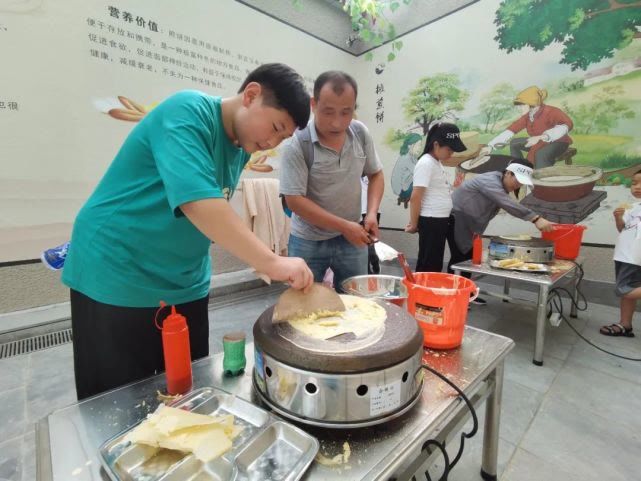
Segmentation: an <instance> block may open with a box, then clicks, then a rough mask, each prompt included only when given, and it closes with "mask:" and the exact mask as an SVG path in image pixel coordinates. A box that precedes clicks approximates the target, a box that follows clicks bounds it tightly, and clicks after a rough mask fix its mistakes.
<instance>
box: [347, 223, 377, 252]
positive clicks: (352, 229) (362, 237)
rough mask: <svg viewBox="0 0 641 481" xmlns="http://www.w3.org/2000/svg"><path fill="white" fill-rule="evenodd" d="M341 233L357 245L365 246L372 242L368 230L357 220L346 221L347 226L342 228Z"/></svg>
mask: <svg viewBox="0 0 641 481" xmlns="http://www.w3.org/2000/svg"><path fill="white" fill-rule="evenodd" d="M341 234H343V236H344V237H345V239H347V240H348V241H349V243H350V244H352V245H355V246H356V247H364V246H366V245H367V244H369V243H370V238H369V236H368V235H367V231H366V230H365V229H364V228H363V226H361V225H360V224H358V223H356V222H346V223H345V227H343V229H342V230H341Z"/></svg>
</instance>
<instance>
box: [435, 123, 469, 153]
mask: <svg viewBox="0 0 641 481" xmlns="http://www.w3.org/2000/svg"><path fill="white" fill-rule="evenodd" d="M432 128H433V129H434V132H430V133H429V134H428V135H429V137H430V140H436V141H437V142H438V144H439V145H447V146H448V147H449V148H451V149H452V150H453V151H454V152H463V151H465V150H467V147H465V144H464V143H463V142H462V141H461V131H460V130H459V128H458V127H457V126H456V125H454V124H449V123H445V122H439V123H438V124H436V125H435V126H434V127H432Z"/></svg>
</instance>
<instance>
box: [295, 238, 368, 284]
mask: <svg viewBox="0 0 641 481" xmlns="http://www.w3.org/2000/svg"><path fill="white" fill-rule="evenodd" d="M288 249H289V256H290V257H302V258H303V259H305V262H307V265H308V266H309V268H310V269H311V270H312V272H313V273H314V281H315V282H323V277H324V276H325V271H326V270H327V268H328V267H331V269H332V271H334V288H335V289H336V290H337V291H338V292H343V290H342V289H341V283H342V282H343V281H344V280H345V279H347V278H349V277H352V276H360V275H365V274H367V247H356V246H354V245H352V244H350V243H349V241H347V239H345V237H343V236H342V235H339V236H338V237H333V238H332V239H327V240H324V241H311V240H305V239H301V238H300V237H296V236H294V235H290V236H289V245H288Z"/></svg>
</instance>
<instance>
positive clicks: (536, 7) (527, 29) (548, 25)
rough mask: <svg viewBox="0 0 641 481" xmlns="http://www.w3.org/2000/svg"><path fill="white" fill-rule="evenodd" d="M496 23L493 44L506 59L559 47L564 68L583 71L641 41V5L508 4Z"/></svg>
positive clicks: (571, 0)
mask: <svg viewBox="0 0 641 481" xmlns="http://www.w3.org/2000/svg"><path fill="white" fill-rule="evenodd" d="M494 23H495V24H496V25H497V27H498V34H497V36H496V37H495V40H497V41H498V43H499V47H500V48H501V49H503V50H506V51H507V52H508V53H510V52H512V51H514V50H520V49H522V48H524V47H531V48H533V49H534V50H543V49H544V48H545V47H547V46H548V45H551V44H553V43H557V42H558V43H562V44H563V46H564V48H563V51H562V58H561V63H564V64H568V65H570V66H571V67H572V70H577V69H583V70H585V69H586V68H587V67H588V66H589V65H590V64H593V63H596V62H599V61H600V60H603V59H605V58H611V57H612V56H613V55H614V53H615V51H617V50H618V49H622V48H624V47H626V46H628V45H629V44H630V43H631V42H632V41H633V40H634V39H635V38H641V32H640V31H638V30H637V28H638V27H641V1H632V0H504V1H503V2H501V5H500V6H499V8H498V10H497V12H496V17H495V19H494Z"/></svg>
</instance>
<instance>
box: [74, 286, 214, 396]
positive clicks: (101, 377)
mask: <svg viewBox="0 0 641 481" xmlns="http://www.w3.org/2000/svg"><path fill="white" fill-rule="evenodd" d="M208 305H209V296H207V297H204V298H202V299H198V300H196V301H192V302H187V303H184V304H178V305H176V311H178V312H179V313H180V314H182V315H183V316H185V317H186V318H187V325H188V327H189V345H190V349H191V358H192V360H195V359H199V358H201V357H205V356H207V355H209V319H208V318H209V308H208ZM157 310H158V308H156V307H121V306H112V305H110V304H103V303H101V302H98V301H95V300H93V299H91V298H90V297H87V296H85V295H84V294H82V293H80V292H78V291H74V290H73V289H72V290H71V327H72V329H73V361H74V373H75V377H76V393H77V395H78V400H80V399H84V398H87V397H89V396H93V395H95V394H98V393H101V392H103V391H108V390H110V389H114V388H117V387H119V386H122V385H124V384H128V383H130V382H133V381H138V380H140V379H144V378H146V377H149V376H153V375H154V374H157V373H160V372H162V371H164V369H165V365H164V359H163V352H162V337H161V332H160V330H158V328H156V326H155V324H154V316H155V315H156V311H157ZM168 314H169V308H165V309H163V311H162V312H161V313H160V316H158V319H159V320H163V319H164V318H165V317H166V316H167V315H168Z"/></svg>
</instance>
